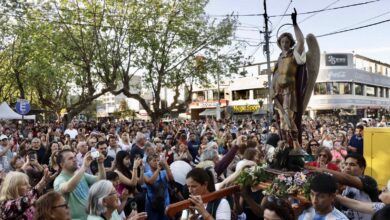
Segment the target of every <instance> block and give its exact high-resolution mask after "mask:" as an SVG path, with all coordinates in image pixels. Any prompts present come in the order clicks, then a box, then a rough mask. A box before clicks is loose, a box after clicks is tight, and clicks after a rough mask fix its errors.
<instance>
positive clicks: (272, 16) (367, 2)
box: [209, 0, 381, 18]
mask: <svg viewBox="0 0 390 220" xmlns="http://www.w3.org/2000/svg"><path fill="white" fill-rule="evenodd" d="M379 1H381V0H372V1H366V2H361V3H355V4H350V5H343V6H339V7H334V8H326V9H320V10H315V11H307V12H301V13H298V15H305V14H314V13H318V12H323V11H331V10H338V9H343V8H349V7H355V6H360V5H366V4H370V3H374V2H379ZM290 15H291V14H281V15H270V16H268V17H270V18H274V17H283V16H290ZM209 16H211V17H226V16H227V14H226V15H209ZM234 16H237V17H256V16H257V17H259V16H264V14H261V13H260V14H258V13H257V14H241V15H239V14H237V15H234Z"/></svg>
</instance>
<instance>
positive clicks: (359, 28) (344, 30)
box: [316, 19, 390, 38]
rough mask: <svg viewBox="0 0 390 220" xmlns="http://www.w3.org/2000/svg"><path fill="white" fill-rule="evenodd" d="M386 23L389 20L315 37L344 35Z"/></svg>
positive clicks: (389, 20)
mask: <svg viewBox="0 0 390 220" xmlns="http://www.w3.org/2000/svg"><path fill="white" fill-rule="evenodd" d="M386 22H390V19H387V20H384V21H379V22H376V23H372V24H368V25H364V26H360V27H356V28H350V29H346V30H341V31H334V32H330V33H327V34H321V35H317V36H316V37H317V38H319V37H325V36H330V35H335V34H340V33H344V32H349V31H354V30H358V29H363V28H367V27H371V26H375V25H378V24H383V23H386Z"/></svg>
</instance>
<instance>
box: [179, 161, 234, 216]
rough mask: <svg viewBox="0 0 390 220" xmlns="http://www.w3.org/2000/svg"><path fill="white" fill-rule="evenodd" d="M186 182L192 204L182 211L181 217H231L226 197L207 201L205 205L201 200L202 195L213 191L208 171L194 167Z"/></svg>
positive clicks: (212, 183)
mask: <svg viewBox="0 0 390 220" xmlns="http://www.w3.org/2000/svg"><path fill="white" fill-rule="evenodd" d="M186 183H187V186H188V191H189V193H190V198H189V200H190V201H191V203H192V205H191V207H190V209H189V210H185V211H184V212H183V214H182V217H181V219H215V220H220V219H224V220H230V219H231V209H230V205H229V202H228V201H227V200H226V199H216V200H213V201H209V202H208V203H207V206H206V207H205V205H204V203H203V201H202V195H205V194H208V193H210V192H214V191H215V185H214V180H213V177H212V174H211V173H210V172H209V171H206V170H204V169H202V168H194V169H193V170H191V171H190V172H189V173H188V174H187V177H186Z"/></svg>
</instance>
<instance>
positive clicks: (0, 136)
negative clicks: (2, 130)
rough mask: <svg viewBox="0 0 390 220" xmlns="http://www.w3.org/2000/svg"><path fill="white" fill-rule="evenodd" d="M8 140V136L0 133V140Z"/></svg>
mask: <svg viewBox="0 0 390 220" xmlns="http://www.w3.org/2000/svg"><path fill="white" fill-rule="evenodd" d="M3 140H8V137H7V136H6V135H4V134H2V135H0V141H3Z"/></svg>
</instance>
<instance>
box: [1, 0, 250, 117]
mask: <svg viewBox="0 0 390 220" xmlns="http://www.w3.org/2000/svg"><path fill="white" fill-rule="evenodd" d="M207 3H208V1H207V0H180V1H179V0H176V1H173V0H172V1H161V0H144V1H123V0H120V1H117V0H106V1H97V0H92V1H88V0H75V1H67V0H61V1H34V3H26V2H20V1H16V3H15V4H14V3H12V4H11V3H7V1H6V2H2V3H0V4H2V6H3V7H2V8H3V9H0V14H1V13H2V14H3V15H2V17H0V20H2V21H6V22H3V23H2V24H1V25H0V28H1V30H2V32H1V34H0V41H1V43H2V45H4V49H3V50H1V51H0V64H1V65H0V66H1V67H0V73H1V74H6V76H7V77H5V79H0V98H8V99H14V100H16V98H17V97H18V96H25V97H26V98H28V99H30V101H32V102H33V103H37V104H39V105H40V106H41V107H42V108H46V109H50V110H54V111H56V112H59V110H60V109H62V108H66V109H67V111H68V115H70V116H73V115H75V114H77V113H79V112H81V111H82V110H83V109H85V108H86V107H87V106H88V105H90V104H91V103H92V102H93V100H95V99H96V98H98V97H99V96H101V95H102V94H104V93H106V92H113V93H114V94H120V93H123V94H124V95H126V96H127V97H130V98H134V99H137V100H138V101H140V103H141V105H142V106H143V108H144V109H145V110H146V111H147V112H148V113H149V115H150V116H151V117H152V118H153V119H156V118H158V117H160V116H161V115H164V114H165V113H170V112H171V111H172V109H178V110H179V111H183V110H185V108H186V107H187V104H188V103H189V102H190V100H191V99H190V94H191V91H192V86H193V84H195V83H198V84H211V83H215V82H216V80H218V78H219V77H221V78H222V77H224V76H229V75H230V74H232V73H236V72H237V70H238V66H239V65H240V64H241V63H242V59H243V57H242V53H241V51H240V49H241V45H236V44H233V42H232V41H231V38H232V36H233V34H234V31H235V27H236V24H237V19H236V18H235V17H232V16H227V17H226V18H225V19H223V20H221V21H219V22H217V21H216V20H212V19H210V18H209V17H207V16H206V14H205V11H204V8H205V6H206V5H207ZM12 11H13V12H15V13H11V12H12ZM135 74H137V75H141V77H142V79H143V81H142V84H141V88H143V89H149V91H151V93H152V96H153V98H152V101H153V102H152V103H153V106H152V107H150V106H149V101H150V100H145V99H144V98H143V97H141V95H140V93H139V92H137V93H134V92H132V91H133V90H131V88H132V85H131V84H130V81H131V79H132V77H133V76H134V75H135ZM137 86H139V85H137ZM163 88H169V89H172V90H173V91H174V92H175V95H174V97H173V99H174V102H173V103H172V105H171V106H165V105H160V103H161V102H162V101H163V100H162V99H161V97H160V95H161V93H162V89H163ZM183 88H184V90H186V91H187V92H186V94H187V96H186V99H185V100H184V102H180V101H179V99H178V98H179V95H180V92H182V91H183ZM18 93H19V94H18ZM71 96H75V98H74V99H71V98H70V97H71ZM161 106H163V107H161Z"/></svg>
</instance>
